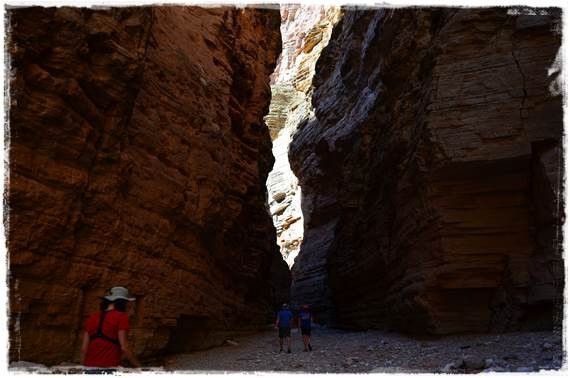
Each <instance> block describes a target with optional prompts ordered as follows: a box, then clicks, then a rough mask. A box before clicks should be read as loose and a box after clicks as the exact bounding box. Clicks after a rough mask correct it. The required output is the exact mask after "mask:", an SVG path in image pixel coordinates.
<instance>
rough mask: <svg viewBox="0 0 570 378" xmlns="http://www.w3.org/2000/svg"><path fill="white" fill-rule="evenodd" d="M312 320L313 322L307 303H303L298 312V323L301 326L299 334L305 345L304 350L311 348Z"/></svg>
mask: <svg viewBox="0 0 570 378" xmlns="http://www.w3.org/2000/svg"><path fill="white" fill-rule="evenodd" d="M312 322H313V315H312V314H311V312H310V311H309V305H303V307H302V308H301V311H300V312H299V324H300V326H301V335H303V344H304V345H305V350H304V352H308V351H309V350H313V348H312V347H311V324H312ZM307 348H308V349H307Z"/></svg>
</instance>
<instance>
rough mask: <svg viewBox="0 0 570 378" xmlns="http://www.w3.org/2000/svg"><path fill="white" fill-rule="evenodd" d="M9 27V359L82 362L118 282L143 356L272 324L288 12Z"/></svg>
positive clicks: (93, 14) (46, 19) (37, 21)
mask: <svg viewBox="0 0 570 378" xmlns="http://www.w3.org/2000/svg"><path fill="white" fill-rule="evenodd" d="M8 16H9V25H10V35H9V37H10V39H9V43H8V48H9V54H10V57H11V61H10V64H11V70H12V71H11V72H12V77H11V81H10V101H11V103H10V110H9V117H10V128H9V141H8V148H9V150H8V153H9V163H10V166H9V182H8V185H7V193H6V194H7V198H8V202H7V204H8V217H9V219H8V223H7V231H8V235H7V240H8V253H9V287H10V360H28V361H35V362H41V363H44V364H54V363H59V362H62V361H71V360H73V358H74V357H77V354H78V350H79V342H80V337H81V334H82V326H83V323H84V320H85V317H86V316H87V315H88V314H89V313H91V312H93V311H95V310H96V309H97V307H98V301H99V300H98V298H97V297H98V296H102V295H105V294H106V292H107V290H108V289H109V288H110V287H112V286H117V285H121V286H126V287H127V288H129V289H130V290H131V292H132V294H134V295H135V296H136V298H137V300H136V302H135V303H134V304H133V306H131V309H130V315H131V325H132V330H131V333H130V337H131V344H132V345H133V349H134V351H135V352H136V353H137V354H139V355H140V356H142V357H143V358H144V357H148V356H151V355H156V354H157V353H160V352H165V351H167V352H174V351H182V350H190V349H194V348H201V347H207V346H210V345H214V344H216V343H219V342H220V341H223V340H224V337H226V336H227V334H228V331H230V332H231V331H245V330H253V329H257V328H258V327H259V326H261V325H263V324H266V322H267V321H268V320H269V314H270V312H269V311H270V310H271V306H272V304H274V303H273V301H274V300H275V301H277V300H283V299H279V298H277V297H278V296H280V295H281V296H282V295H288V277H289V276H288V275H289V271H288V269H287V266H286V265H285V263H284V262H283V260H282V258H281V256H280V254H279V252H278V249H277V246H276V240H275V231H274V227H273V225H272V222H271V217H270V216H269V214H268V211H267V204H266V189H265V181H266V178H267V174H268V172H269V170H270V168H271V166H272V164H273V158H272V155H271V139H270V136H269V133H268V131H267V128H266V127H265V125H264V122H263V116H264V114H266V112H267V110H268V106H269V99H270V87H269V81H270V79H269V76H270V74H271V73H272V72H273V70H274V68H275V65H276V60H277V57H278V55H279V52H280V32H279V26H280V18H279V12H278V10H276V9H275V10H270V9H255V8H246V9H236V8H233V7H224V8H208V9H205V8H198V7H138V8H116V9H109V10H95V9H81V8H66V7H62V8H39V7H36V8H21V9H10V10H9V11H8ZM271 275H273V276H276V279H275V280H274V281H273V283H272V277H271Z"/></svg>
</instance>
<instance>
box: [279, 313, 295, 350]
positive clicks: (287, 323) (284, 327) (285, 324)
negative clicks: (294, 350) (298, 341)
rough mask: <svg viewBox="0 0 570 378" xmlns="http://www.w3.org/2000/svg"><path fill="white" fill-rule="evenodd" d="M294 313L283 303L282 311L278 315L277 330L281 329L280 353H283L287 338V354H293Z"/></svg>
mask: <svg viewBox="0 0 570 378" xmlns="http://www.w3.org/2000/svg"><path fill="white" fill-rule="evenodd" d="M292 321H293V313H292V312H291V310H289V306H288V305H287V303H283V306H282V308H281V311H279V312H278V313H277V320H276V321H275V329H277V328H278V329H279V353H281V352H283V338H285V337H286V338H287V353H291V322H292Z"/></svg>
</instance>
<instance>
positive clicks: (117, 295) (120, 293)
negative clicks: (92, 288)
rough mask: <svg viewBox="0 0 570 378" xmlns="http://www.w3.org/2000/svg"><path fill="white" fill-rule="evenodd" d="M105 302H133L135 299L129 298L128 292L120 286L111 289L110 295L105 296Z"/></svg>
mask: <svg viewBox="0 0 570 378" xmlns="http://www.w3.org/2000/svg"><path fill="white" fill-rule="evenodd" d="M103 298H105V299H106V300H108V301H110V302H113V301H115V300H117V299H126V300H127V301H131V302H132V301H134V300H135V298H131V297H129V291H128V290H127V289H125V288H124V287H121V286H116V287H114V288H112V289H111V295H107V296H105V297H103Z"/></svg>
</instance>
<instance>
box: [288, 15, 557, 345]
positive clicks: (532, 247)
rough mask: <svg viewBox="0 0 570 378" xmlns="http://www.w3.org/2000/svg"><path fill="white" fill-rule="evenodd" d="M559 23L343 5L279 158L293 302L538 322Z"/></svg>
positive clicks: (336, 312) (396, 323)
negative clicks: (296, 224) (298, 208)
mask: <svg viewBox="0 0 570 378" xmlns="http://www.w3.org/2000/svg"><path fill="white" fill-rule="evenodd" d="M527 13H528V12H527ZM559 30H560V13H559V10H556V9H548V10H541V11H540V15H530V14H525V12H524V11H523V12H518V13H515V12H512V11H509V10H507V9H436V8H431V9H429V10H423V9H396V10H388V9H378V10H367V11H364V10H362V11H361V10H354V9H352V10H345V12H344V16H343V18H342V20H341V21H340V22H339V23H338V24H337V26H336V27H335V29H334V31H333V35H332V37H331V41H330V43H329V45H328V46H327V48H326V49H325V50H324V51H323V53H322V55H321V58H320V60H319V61H318V63H317V70H316V76H315V80H314V85H315V91H314V95H313V106H314V107H315V117H314V118H313V119H309V120H308V121H307V122H305V123H304V124H303V125H301V126H300V127H299V130H298V132H297V133H296V134H295V135H294V137H293V141H292V144H291V147H290V151H289V157H290V160H291V162H292V168H293V171H294V172H295V174H296V175H297V177H299V180H300V185H301V187H302V190H303V214H304V217H305V224H306V229H305V235H304V240H303V244H302V246H301V252H300V254H299V257H298V260H299V259H301V258H302V259H304V260H305V261H306V262H305V263H304V264H302V265H299V270H301V271H303V272H304V277H305V278H307V277H308V279H306V280H305V281H301V282H298V281H297V277H300V274H295V275H294V282H293V288H298V289H297V290H293V300H296V299H298V298H297V297H296V295H298V294H299V293H302V294H303V295H305V298H306V296H308V295H311V293H313V292H314V290H315V289H314V288H315V287H318V288H320V289H321V290H322V292H321V294H323V295H321V298H323V300H322V301H321V302H320V304H321V306H320V308H321V309H324V310H326V312H324V313H322V314H321V316H322V317H324V316H325V315H327V316H329V317H330V319H329V322H330V323H331V324H333V325H336V326H340V327H348V328H371V327H376V328H392V329H398V330H402V331H410V332H412V331H413V332H429V333H436V334H445V333H453V332H485V331H503V330H513V329H520V328H531V329H536V328H550V327H552V326H553V312H554V313H558V314H559V312H557V310H558V309H560V311H561V305H560V303H561V302H560V298H561V293H562V291H561V290H562V282H563V278H564V277H563V270H562V268H561V267H562V261H561V245H560V231H561V228H560V225H561V222H562V220H561V211H562V208H561V203H562V201H561V198H560V196H561V193H560V188H561V175H562V172H561V169H562V168H561V167H562V164H561V160H562V150H561V145H560V143H561V135H562V109H561V96H560V95H557V94H556V93H555V92H553V91H552V88H553V87H555V80H556V77H557V74H556V73H554V74H553V73H552V72H549V68H550V67H551V65H552V64H553V62H554V60H555V57H556V55H557V52H558V49H559V47H560V38H561V36H560V33H559ZM301 288H303V290H304V292H302V290H301ZM307 293H308V294H307ZM300 299H301V300H304V298H300ZM557 305H560V307H557ZM554 319H556V317H554ZM558 319H560V318H558ZM555 322H556V321H555Z"/></svg>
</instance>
